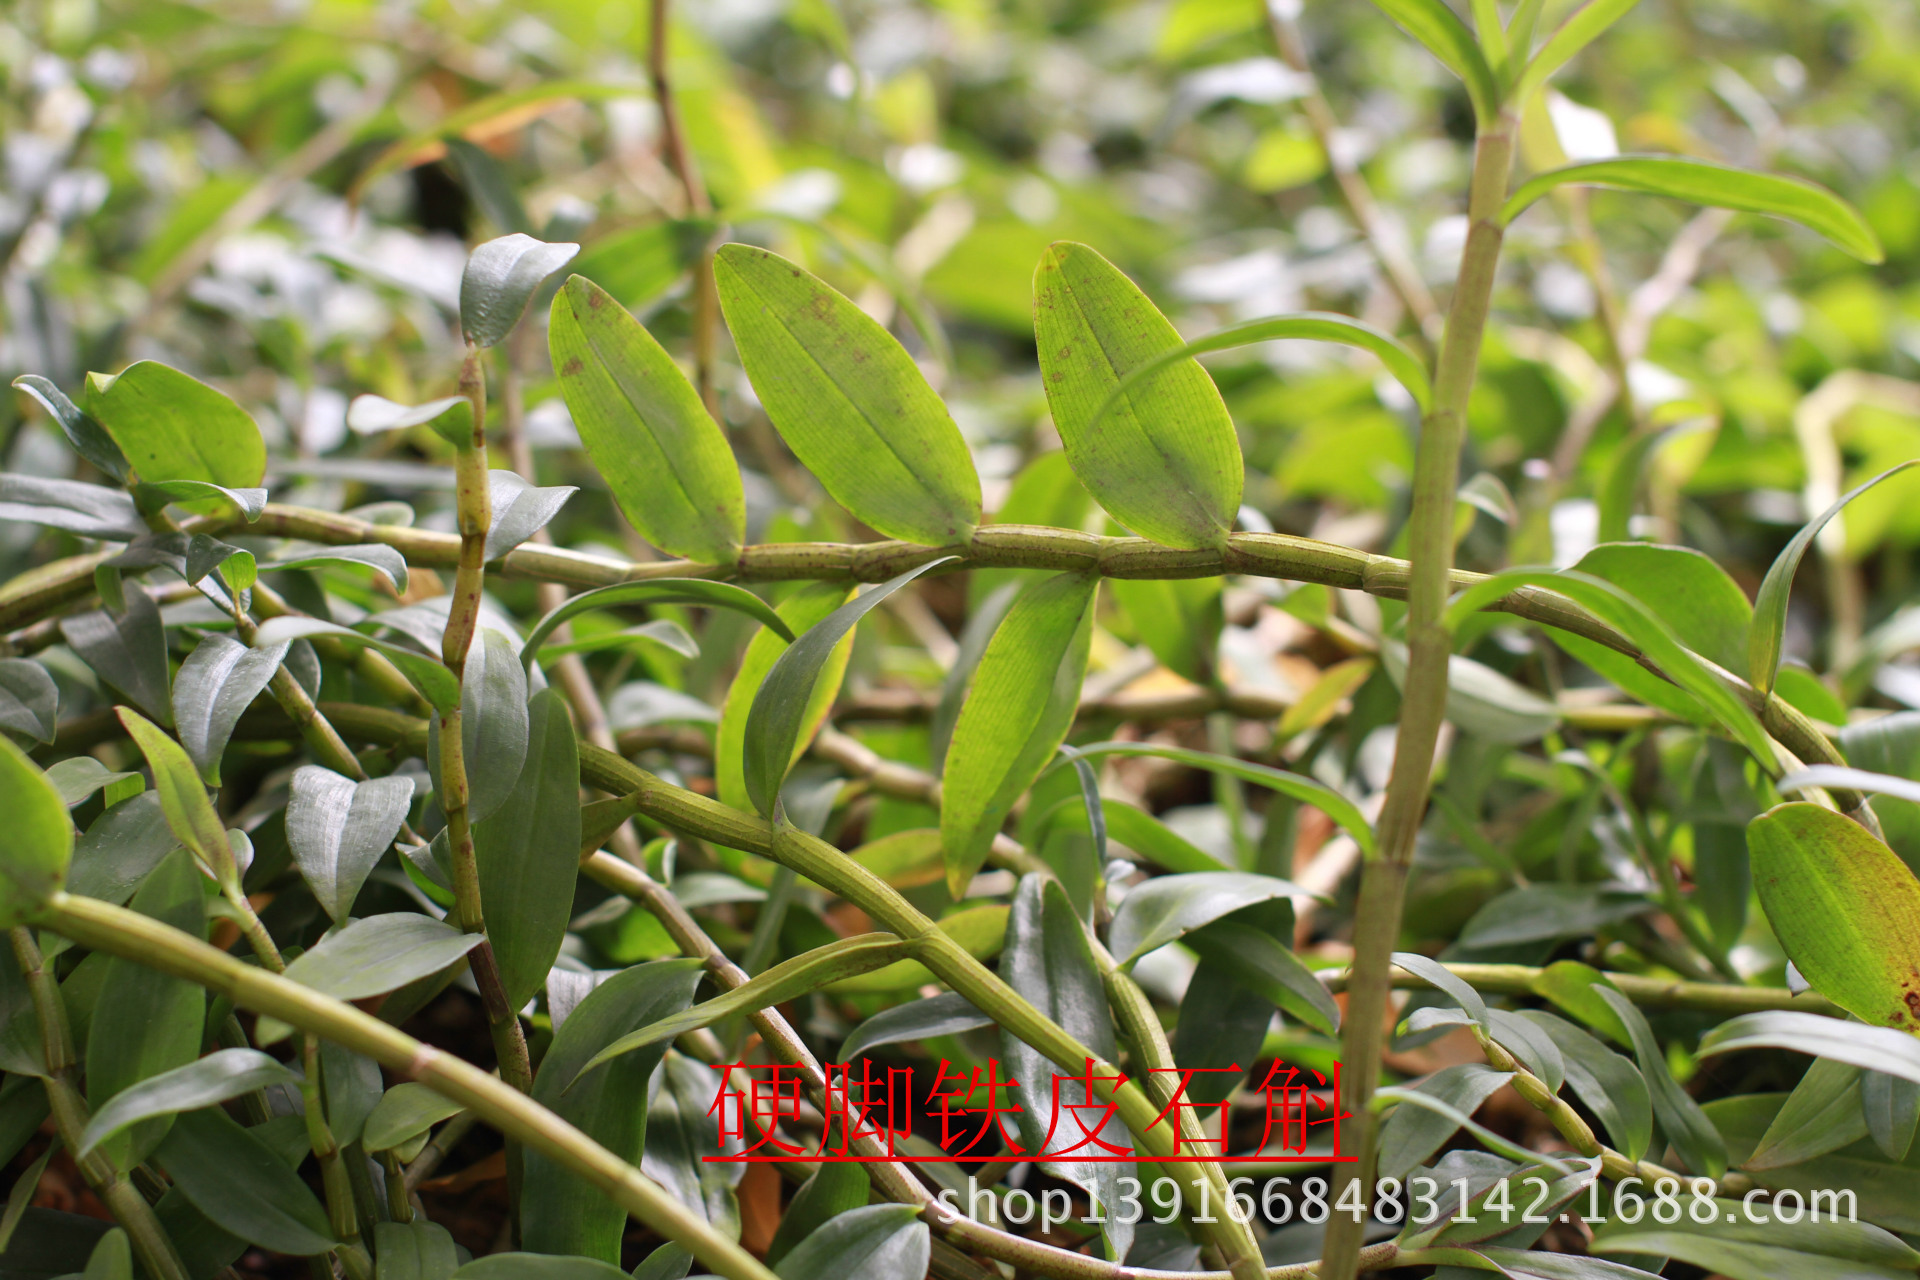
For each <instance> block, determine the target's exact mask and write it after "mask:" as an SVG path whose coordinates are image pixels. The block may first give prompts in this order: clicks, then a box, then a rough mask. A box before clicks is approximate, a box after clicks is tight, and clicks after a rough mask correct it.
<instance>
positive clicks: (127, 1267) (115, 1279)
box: [80, 1227, 133, 1280]
mask: <svg viewBox="0 0 1920 1280" xmlns="http://www.w3.org/2000/svg"><path fill="white" fill-rule="evenodd" d="M80 1276H81V1280H133V1246H132V1244H131V1243H130V1242H129V1241H128V1240H127V1233H126V1232H125V1231H123V1230H121V1229H120V1228H119V1227H115V1228H114V1229H113V1230H111V1231H109V1232H107V1234H105V1235H103V1236H101V1237H100V1243H99V1244H96V1245H95V1246H93V1252H92V1253H91V1254H89V1255H88V1257H87V1269H86V1270H85V1271H83V1272H81V1273H80Z"/></svg>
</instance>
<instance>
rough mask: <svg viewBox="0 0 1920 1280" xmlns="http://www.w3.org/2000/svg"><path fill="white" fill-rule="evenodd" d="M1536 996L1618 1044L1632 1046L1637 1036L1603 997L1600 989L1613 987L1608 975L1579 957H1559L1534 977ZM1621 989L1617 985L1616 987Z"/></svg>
mask: <svg viewBox="0 0 1920 1280" xmlns="http://www.w3.org/2000/svg"><path fill="white" fill-rule="evenodd" d="M1532 986H1533V990H1534V994H1535V995H1539V996H1544V997H1546V998H1547V999H1548V1000H1551V1001H1552V1002H1553V1003H1554V1004H1556V1005H1558V1006H1560V1007H1561V1008H1562V1009H1565V1010H1566V1011H1567V1012H1568V1013H1571V1014H1572V1015H1573V1016H1574V1017H1576V1018H1578V1019H1580V1021H1582V1022H1584V1023H1586V1024H1587V1025H1588V1026H1590V1027H1592V1028H1594V1029H1595V1030H1597V1031H1602V1032H1604V1033H1606V1035H1607V1036H1609V1037H1610V1038H1612V1040H1613V1042H1614V1043H1615V1044H1619V1045H1625V1046H1628V1047H1631V1046H1632V1044H1633V1037H1632V1036H1631V1035H1629V1034H1628V1032H1627V1024H1626V1023H1624V1022H1622V1021H1621V1020H1620V1018H1619V1016H1618V1015H1617V1014H1615V1013H1614V1011H1613V1006H1612V1005H1611V1004H1608V1003H1607V1002H1606V1001H1605V1000H1602V999H1601V998H1600V991H1599V988H1601V987H1612V986H1613V983H1612V981H1611V980H1610V979H1608V977H1607V976H1606V975H1605V974H1604V973H1601V972H1600V971H1599V970H1598V969H1595V968H1594V967H1593V966H1591V965H1585V964H1581V963H1580V962H1579V961H1578V960H1556V961H1554V962H1553V963H1552V964H1550V965H1548V966H1547V967H1546V968H1544V969H1542V970H1541V971H1540V972H1539V973H1538V974H1537V975H1536V976H1535V977H1534V979H1533V983H1532ZM1616 989H1617V988H1616Z"/></svg>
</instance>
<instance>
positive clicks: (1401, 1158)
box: [1380, 1063, 1513, 1178]
mask: <svg viewBox="0 0 1920 1280" xmlns="http://www.w3.org/2000/svg"><path fill="white" fill-rule="evenodd" d="M1511 1079H1513V1076H1512V1074H1511V1073H1510V1072H1505V1071H1495V1070H1494V1069H1493V1068H1491V1067H1483V1066H1480V1065H1478V1064H1477V1063H1464V1064H1462V1065H1460V1066H1454V1067H1443V1068H1442V1069H1440V1070H1439V1071H1436V1072H1434V1073H1433V1074H1432V1075H1430V1076H1428V1077H1427V1078H1426V1079H1425V1080H1422V1081H1421V1082H1420V1083H1419V1084H1417V1085H1412V1086H1409V1087H1407V1088H1404V1089H1395V1090H1393V1092H1392V1095H1391V1096H1394V1097H1398V1098H1400V1099H1401V1100H1402V1101H1401V1103H1400V1105H1399V1106H1398V1107H1395V1108H1394V1110H1393V1113H1392V1114H1391V1115H1389V1116H1388V1117H1387V1118H1386V1120H1385V1122H1384V1123H1382V1125H1381V1126H1380V1173H1381V1176H1383V1177H1389V1178H1404V1177H1405V1176H1406V1175H1407V1173H1408V1172H1409V1171H1411V1170H1412V1169H1413V1168H1414V1167H1415V1166H1416V1165H1419V1164H1421V1163H1423V1162H1425V1161H1426V1159H1427V1157H1429V1156H1431V1155H1432V1154H1433V1153H1434V1152H1436V1151H1438V1150H1439V1149H1440V1148H1441V1146H1442V1145H1443V1144H1445V1142H1446V1141H1447V1139H1448V1138H1450V1137H1452V1136H1453V1134H1454V1132H1455V1130H1457V1129H1459V1128H1461V1126H1462V1123H1463V1121H1464V1120H1466V1119H1467V1118H1469V1117H1471V1116H1472V1115H1473V1113H1474V1112H1475V1111H1477V1110H1479V1109H1480V1104H1481V1103H1483V1102H1485V1101H1486V1100H1487V1099H1488V1098H1491V1097H1492V1096H1493V1095H1494V1094H1495V1093H1498V1092H1499V1091H1500V1089H1501V1088H1502V1087H1503V1086H1504V1085H1505V1084H1506V1083H1507V1081H1509V1080H1511ZM1428 1102H1438V1103H1441V1104H1443V1106H1442V1107H1429V1106H1426V1105H1424V1104H1425V1103H1428ZM1503 1154H1504V1153H1503Z"/></svg>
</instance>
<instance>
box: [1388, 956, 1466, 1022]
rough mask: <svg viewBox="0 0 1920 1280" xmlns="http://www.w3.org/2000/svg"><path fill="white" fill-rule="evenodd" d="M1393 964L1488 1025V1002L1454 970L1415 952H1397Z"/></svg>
mask: <svg viewBox="0 0 1920 1280" xmlns="http://www.w3.org/2000/svg"><path fill="white" fill-rule="evenodd" d="M1393 963H1394V964H1395V965H1397V966H1399V967H1400V968H1402V969H1405V970H1406V971H1407V972H1408V973H1410V974H1412V975H1413V976H1414V977H1416V978H1420V979H1423V980H1424V981H1426V982H1427V983H1428V984H1430V985H1431V986H1433V987H1434V988H1436V989H1437V990H1440V991H1444V992H1446V993H1447V994H1448V995H1450V996H1452V997H1453V1000H1454V1003H1455V1004H1458V1005H1459V1006H1460V1007H1461V1008H1462V1009H1464V1010H1466V1012H1467V1016H1468V1017H1469V1018H1472V1019H1473V1020H1474V1021H1475V1022H1477V1023H1479V1024H1480V1025H1481V1026H1483V1027H1484V1026H1487V1025H1488V1019H1487V1002H1486V1001H1485V1000H1482V999H1481V998H1480V993H1479V992H1478V991H1475V990H1474V989H1473V988H1472V987H1470V986H1468V985H1467V984H1466V983H1465V982H1463V981H1462V980H1461V979H1459V978H1457V977H1455V976H1454V975H1453V972H1452V970H1450V969H1448V968H1447V966H1445V965H1443V964H1441V963H1440V962H1439V961H1438V960H1433V959H1430V958H1428V957H1427V956H1423V955H1421V954H1419V953H1418V952H1415V951H1396V952H1394V953H1393Z"/></svg>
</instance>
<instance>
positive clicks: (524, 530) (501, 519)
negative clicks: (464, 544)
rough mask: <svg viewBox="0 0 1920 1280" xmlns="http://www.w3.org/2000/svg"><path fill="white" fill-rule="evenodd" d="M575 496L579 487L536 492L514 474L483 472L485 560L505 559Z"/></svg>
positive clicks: (564, 485) (556, 486)
mask: <svg viewBox="0 0 1920 1280" xmlns="http://www.w3.org/2000/svg"><path fill="white" fill-rule="evenodd" d="M578 492H580V489H579V487H578V486H576V485H570V484H562V485H551V486H548V487H547V488H544V489H542V488H537V487H535V486H534V485H533V484H531V483H530V482H529V481H527V480H526V479H525V478H524V477H523V476H521V475H520V473H519V472H517V471H489V472H487V501H488V503H489V504H490V506H491V516H490V519H489V521H488V524H487V545H486V550H485V552H484V553H483V554H485V556H486V558H487V559H488V560H498V559H499V558H500V557H501V556H504V555H506V554H507V552H509V551H511V550H513V549H514V548H515V547H517V546H519V545H520V544H521V543H523V542H525V541H526V540H527V539H528V538H531V537H532V536H533V535H534V534H536V533H538V532H540V530H542V529H544V528H546V527H547V525H548V524H550V523H552V521H553V518H554V517H555V516H557V515H559V514H560V508H561V507H564V506H566V505H567V499H568V498H571V497H572V496H573V495H574V494H576V493H578Z"/></svg>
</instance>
